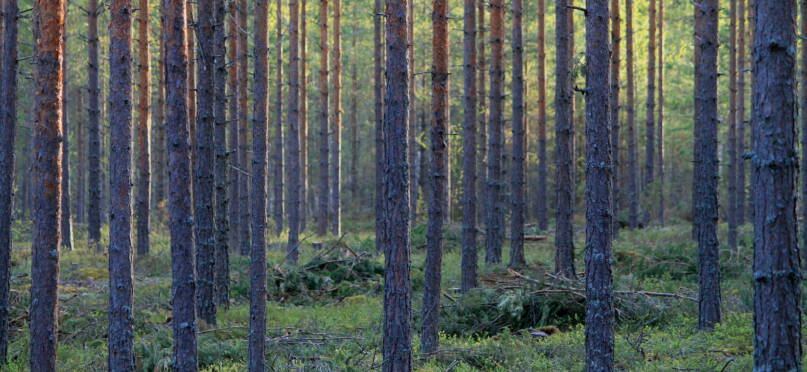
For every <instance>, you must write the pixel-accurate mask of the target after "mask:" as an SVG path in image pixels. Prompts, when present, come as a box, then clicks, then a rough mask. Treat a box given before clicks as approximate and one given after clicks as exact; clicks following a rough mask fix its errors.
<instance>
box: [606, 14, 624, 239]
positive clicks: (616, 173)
mask: <svg viewBox="0 0 807 372" xmlns="http://www.w3.org/2000/svg"><path fill="white" fill-rule="evenodd" d="M619 2H620V0H611V95H610V97H611V99H610V100H609V101H608V104H609V107H608V108H609V109H610V110H611V116H610V117H609V119H608V120H609V121H610V125H611V164H613V171H612V172H611V207H612V211H611V213H612V215H613V219H612V220H613V229H612V231H613V237H616V236H617V235H618V234H619V207H620V205H619V203H620V202H621V201H622V194H621V189H620V183H621V182H622V179H621V178H620V175H622V172H621V170H622V168H621V164H620V161H619V160H620V157H619V154H620V151H621V149H622V143H621V142H620V141H621V138H620V137H619V130H620V121H619V112H620V110H619V108H620V107H619V105H620V104H621V102H620V100H619V89H620V88H619V84H620V81H619V73H620V70H619V68H620V66H619V65H620V63H621V61H620V58H621V54H620V50H619V45H620V43H621V42H622V35H621V34H620V32H621V29H620V24H619V21H620V18H619Z"/></svg>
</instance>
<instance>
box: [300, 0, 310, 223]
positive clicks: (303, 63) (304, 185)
mask: <svg viewBox="0 0 807 372" xmlns="http://www.w3.org/2000/svg"><path fill="white" fill-rule="evenodd" d="M300 13H301V14H300V57H301V58H300V98H299V101H300V231H305V229H306V226H308V208H309V206H310V205H312V204H313V203H310V201H309V200H310V199H309V198H310V197H311V195H312V194H311V192H310V191H309V189H308V179H309V177H308V44H307V43H308V16H307V13H308V0H302V3H301V4H300Z"/></svg>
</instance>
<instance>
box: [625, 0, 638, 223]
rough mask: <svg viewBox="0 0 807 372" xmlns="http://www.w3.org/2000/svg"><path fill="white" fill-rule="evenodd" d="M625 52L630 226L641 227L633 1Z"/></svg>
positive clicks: (627, 20)
mask: <svg viewBox="0 0 807 372" xmlns="http://www.w3.org/2000/svg"><path fill="white" fill-rule="evenodd" d="M625 38H626V39H627V40H626V42H627V45H626V50H625V58H626V61H625V63H626V64H627V66H626V73H627V75H628V87H627V99H628V102H627V106H626V107H625V113H627V115H628V120H627V124H628V125H627V126H628V128H627V133H626V135H627V136H628V140H627V141H628V226H629V227H630V228H631V229H635V228H637V227H639V149H638V146H637V144H636V76H635V74H634V67H635V66H634V59H633V0H625Z"/></svg>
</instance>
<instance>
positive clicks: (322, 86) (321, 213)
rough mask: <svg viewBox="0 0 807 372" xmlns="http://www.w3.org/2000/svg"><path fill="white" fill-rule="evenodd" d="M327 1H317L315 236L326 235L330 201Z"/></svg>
mask: <svg viewBox="0 0 807 372" xmlns="http://www.w3.org/2000/svg"><path fill="white" fill-rule="evenodd" d="M328 71H329V69H328V0H319V97H320V98H319V104H320V109H319V111H320V112H319V190H318V192H317V193H318V194H319V208H318V212H317V214H318V216H317V234H318V235H325V234H327V233H328V204H329V199H330V191H329V190H330V185H331V183H330V181H329V178H328V173H329V172H330V166H329V165H328V162H329V160H330V155H329V154H330V152H329V140H328V130H329V129H330V126H329V124H328V121H329V120H328V118H329V117H328V115H329V113H330V109H329V106H328Z"/></svg>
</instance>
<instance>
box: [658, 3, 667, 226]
mask: <svg viewBox="0 0 807 372" xmlns="http://www.w3.org/2000/svg"><path fill="white" fill-rule="evenodd" d="M657 1H658V14H657V18H658V72H657V74H658V105H657V110H658V119H657V123H656V141H658V144H657V145H656V159H658V164H656V173H658V185H659V186H658V193H659V211H658V222H659V224H660V225H662V226H663V225H664V223H665V222H666V221H665V219H666V218H665V217H666V216H665V214H666V211H665V206H664V204H665V202H666V200H665V196H666V194H665V192H666V191H665V190H664V186H665V180H664V0H657Z"/></svg>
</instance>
